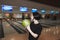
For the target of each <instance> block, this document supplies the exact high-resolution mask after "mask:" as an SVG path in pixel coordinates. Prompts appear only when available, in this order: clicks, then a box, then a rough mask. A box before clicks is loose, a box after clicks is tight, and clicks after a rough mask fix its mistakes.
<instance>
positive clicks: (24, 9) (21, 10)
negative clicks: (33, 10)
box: [20, 7, 28, 12]
mask: <svg viewBox="0 0 60 40" xmlns="http://www.w3.org/2000/svg"><path fill="white" fill-rule="evenodd" d="M27 11H28V8H27V7H20V12H27Z"/></svg>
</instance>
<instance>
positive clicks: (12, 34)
mask: <svg viewBox="0 0 60 40" xmlns="http://www.w3.org/2000/svg"><path fill="white" fill-rule="evenodd" d="M3 29H4V38H2V39H0V40H20V39H21V40H26V39H27V36H26V35H27V34H19V33H17V32H16V30H14V28H13V27H11V26H10V24H9V23H8V22H7V21H5V20H4V22H3ZM25 36H26V37H25Z"/></svg>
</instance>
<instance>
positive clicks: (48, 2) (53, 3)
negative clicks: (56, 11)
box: [30, 0, 60, 8]
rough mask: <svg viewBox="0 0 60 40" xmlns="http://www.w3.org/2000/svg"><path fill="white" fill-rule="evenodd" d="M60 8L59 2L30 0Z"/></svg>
mask: <svg viewBox="0 0 60 40" xmlns="http://www.w3.org/2000/svg"><path fill="white" fill-rule="evenodd" d="M30 1H35V2H38V3H42V4H47V5H51V6H54V7H59V8H60V0H30Z"/></svg>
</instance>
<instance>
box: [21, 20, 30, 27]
mask: <svg viewBox="0 0 60 40" xmlns="http://www.w3.org/2000/svg"><path fill="white" fill-rule="evenodd" d="M22 25H23V27H27V26H28V25H30V20H28V19H24V20H23V21H22Z"/></svg>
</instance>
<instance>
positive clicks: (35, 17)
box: [27, 12, 42, 40]
mask: <svg viewBox="0 0 60 40" xmlns="http://www.w3.org/2000/svg"><path fill="white" fill-rule="evenodd" d="M40 18H41V16H40V14H39V13H38V12H34V13H32V14H31V15H30V19H31V24H30V25H27V30H28V31H29V40H38V37H39V35H40V34H41V31H42V26H41V24H40V22H39V20H40Z"/></svg>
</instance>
